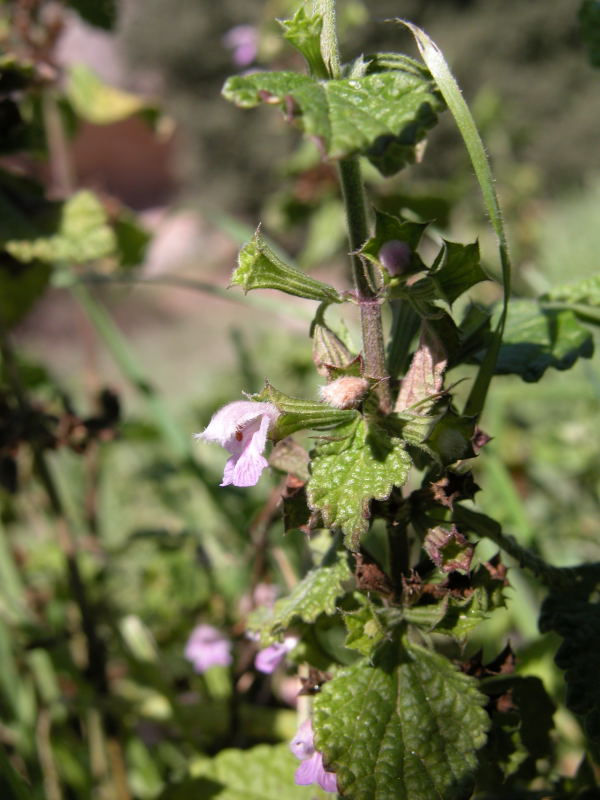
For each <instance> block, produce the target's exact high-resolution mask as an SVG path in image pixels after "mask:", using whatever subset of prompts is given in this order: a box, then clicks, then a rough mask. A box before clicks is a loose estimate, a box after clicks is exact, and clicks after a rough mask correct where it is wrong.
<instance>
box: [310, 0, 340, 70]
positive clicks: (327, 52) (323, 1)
mask: <svg viewBox="0 0 600 800" xmlns="http://www.w3.org/2000/svg"><path fill="white" fill-rule="evenodd" d="M313 13H314V14H320V15H321V16H322V17H323V30H322V31H321V55H322V56H323V61H324V62H325V64H326V66H327V69H328V70H329V75H330V77H331V78H339V77H340V75H341V64H340V49H339V46H338V40H337V33H336V27H335V0H313Z"/></svg>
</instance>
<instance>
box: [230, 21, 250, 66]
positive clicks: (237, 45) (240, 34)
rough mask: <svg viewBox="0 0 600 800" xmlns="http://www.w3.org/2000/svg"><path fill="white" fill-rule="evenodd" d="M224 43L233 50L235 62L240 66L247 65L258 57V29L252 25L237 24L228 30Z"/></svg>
mask: <svg viewBox="0 0 600 800" xmlns="http://www.w3.org/2000/svg"><path fill="white" fill-rule="evenodd" d="M223 44H224V45H225V47H226V48H227V49H228V50H231V51H232V58H233V63H234V64H236V66H238V67H247V66H248V64H251V63H252V62H253V61H254V59H255V58H256V54H257V52H258V31H257V30H256V28H253V27H252V25H236V26H235V27H234V28H231V29H230V30H228V31H227V33H226V34H225V36H224V37H223Z"/></svg>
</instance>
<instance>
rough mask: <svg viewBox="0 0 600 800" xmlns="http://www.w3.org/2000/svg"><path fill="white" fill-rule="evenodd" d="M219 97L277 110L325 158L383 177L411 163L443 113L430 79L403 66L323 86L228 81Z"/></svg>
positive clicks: (293, 80) (289, 80) (275, 78)
mask: <svg viewBox="0 0 600 800" xmlns="http://www.w3.org/2000/svg"><path fill="white" fill-rule="evenodd" d="M223 95H224V97H225V98H226V99H227V100H230V101H232V102H234V103H236V104H237V105H238V106H241V107H242V108H252V107H254V106H256V105H259V104H260V103H262V102H265V103H269V104H276V105H281V106H282V107H283V109H284V111H285V113H286V116H287V118H288V119H289V120H290V121H294V122H295V123H297V124H298V125H299V126H300V128H301V129H302V130H303V131H304V133H305V134H306V135H307V136H308V137H312V138H316V139H317V140H318V142H319V143H320V145H321V147H322V149H323V151H324V152H325V153H326V155H327V156H329V158H332V159H340V158H347V157H349V156H354V155H366V156H367V158H369V160H370V161H371V162H372V163H373V164H374V165H375V166H376V167H377V168H378V169H379V171H380V172H381V173H382V174H384V175H392V174H394V173H395V172H397V171H398V170H399V169H401V168H402V167H403V166H404V165H405V164H407V163H412V161H414V146H415V145H416V144H417V143H418V142H419V141H420V140H421V139H423V137H424V136H425V134H426V132H427V130H428V129H429V128H431V127H432V126H433V125H434V124H435V123H436V121H437V114H436V112H437V111H440V110H442V108H443V104H442V102H441V100H440V97H439V95H438V94H437V92H436V90H435V87H434V84H433V82H432V81H431V79H428V78H426V77H424V74H423V72H422V71H419V70H416V69H414V68H413V69H408V68H407V67H405V66H401V67H400V68H399V69H394V70H393V71H389V72H377V73H375V74H371V75H365V76H363V77H359V78H347V79H341V80H330V81H324V82H319V81H317V80H315V79H313V78H311V77H309V76H308V75H300V74H298V73H296V72H257V73H253V74H252V75H244V76H234V77H233V78H229V80H228V81H227V82H226V83H225V86H224V87H223Z"/></svg>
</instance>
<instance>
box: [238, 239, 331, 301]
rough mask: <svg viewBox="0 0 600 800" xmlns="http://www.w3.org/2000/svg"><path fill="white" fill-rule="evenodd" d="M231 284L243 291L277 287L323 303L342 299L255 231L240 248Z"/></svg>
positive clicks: (281, 290)
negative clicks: (286, 257)
mask: <svg viewBox="0 0 600 800" xmlns="http://www.w3.org/2000/svg"><path fill="white" fill-rule="evenodd" d="M231 286H241V287H242V289H243V290H244V292H249V291H251V290H252V289H278V290H279V291H280V292H285V293H286V294H293V295H296V297H305V298H306V299H308V300H319V301H320V302H327V303H341V302H342V299H343V298H342V297H341V296H340V295H339V293H338V292H337V291H336V290H335V289H334V288H333V287H332V286H328V285H327V284H326V283H322V282H321V281H318V280H316V279H315V278H311V276H310V275H307V274H306V273H305V272H301V271H300V270H299V269H296V268H295V267H291V266H290V265H289V264H286V263H285V262H284V261H282V260H281V259H280V258H279V256H277V255H275V253H274V252H273V251H272V250H271V248H270V247H269V246H268V245H267V243H266V242H265V240H264V239H263V237H262V236H261V235H260V232H259V231H257V232H256V233H255V234H254V237H253V239H252V241H250V242H248V244H247V245H246V246H245V247H243V248H242V249H241V250H240V254H239V258H238V267H237V269H236V270H235V271H234V273H233V275H232V277H231Z"/></svg>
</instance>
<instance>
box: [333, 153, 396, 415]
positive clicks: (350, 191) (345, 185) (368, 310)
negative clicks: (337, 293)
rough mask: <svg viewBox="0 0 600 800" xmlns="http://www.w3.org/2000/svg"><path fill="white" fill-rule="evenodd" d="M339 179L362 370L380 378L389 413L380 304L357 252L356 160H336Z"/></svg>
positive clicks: (363, 234) (360, 200)
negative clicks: (357, 318) (355, 300)
mask: <svg viewBox="0 0 600 800" xmlns="http://www.w3.org/2000/svg"><path fill="white" fill-rule="evenodd" d="M340 182H341V185H342V195H343V198H344V206H345V209H346V219H347V225H348V239H349V241H350V248H351V253H350V263H351V266H352V277H353V280H354V288H355V290H356V297H357V300H358V305H359V308H360V323H361V329H362V339H363V362H364V363H363V370H364V374H365V375H366V376H368V377H369V378H374V379H375V380H378V381H381V382H380V384H379V386H378V387H377V394H378V396H379V402H380V405H381V408H382V410H383V411H384V412H389V411H390V409H391V406H392V402H391V396H390V386H389V376H388V373H387V368H386V363H385V347H384V343H383V324H382V320H381V305H380V303H379V300H378V298H377V292H376V289H375V286H374V277H373V273H372V270H371V267H370V265H367V263H366V262H365V260H364V259H362V258H361V257H360V256H359V255H358V253H357V251H358V250H359V249H360V248H361V247H362V245H363V244H364V243H365V241H366V239H367V238H368V235H369V228H368V224H367V209H366V204H365V195H364V189H363V183H362V177H361V171H360V163H359V161H358V159H356V158H348V159H345V160H343V161H341V162H340Z"/></svg>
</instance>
